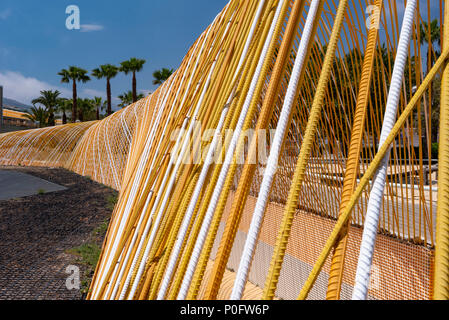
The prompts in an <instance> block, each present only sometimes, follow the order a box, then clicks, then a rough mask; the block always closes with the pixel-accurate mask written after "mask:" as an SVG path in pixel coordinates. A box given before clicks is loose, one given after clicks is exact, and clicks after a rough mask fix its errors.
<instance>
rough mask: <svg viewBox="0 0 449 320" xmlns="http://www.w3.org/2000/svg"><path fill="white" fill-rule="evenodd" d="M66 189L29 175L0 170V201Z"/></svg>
mask: <svg viewBox="0 0 449 320" xmlns="http://www.w3.org/2000/svg"><path fill="white" fill-rule="evenodd" d="M66 189H67V188H65V187H63V186H60V185H58V184H55V183H52V182H48V181H46V180H43V179H40V178H37V177H34V176H31V175H29V174H25V173H21V172H17V171H12V170H0V200H10V199H16V198H22V197H27V196H32V195H36V194H39V193H49V192H56V191H62V190H66Z"/></svg>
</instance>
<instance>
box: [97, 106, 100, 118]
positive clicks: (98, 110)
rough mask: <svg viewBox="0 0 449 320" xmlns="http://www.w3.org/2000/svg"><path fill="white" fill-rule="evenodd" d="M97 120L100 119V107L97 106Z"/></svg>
mask: <svg viewBox="0 0 449 320" xmlns="http://www.w3.org/2000/svg"><path fill="white" fill-rule="evenodd" d="M97 120H100V107H97Z"/></svg>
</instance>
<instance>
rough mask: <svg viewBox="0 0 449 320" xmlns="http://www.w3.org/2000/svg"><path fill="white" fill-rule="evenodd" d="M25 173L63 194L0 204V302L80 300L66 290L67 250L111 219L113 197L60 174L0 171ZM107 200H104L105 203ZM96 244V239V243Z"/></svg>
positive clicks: (86, 181) (34, 170)
mask: <svg viewBox="0 0 449 320" xmlns="http://www.w3.org/2000/svg"><path fill="white" fill-rule="evenodd" d="M0 169H6V170H15V171H19V172H23V173H27V174H30V175H33V176H36V177H39V178H42V179H45V180H48V181H50V182H53V183H56V184H59V185H62V186H65V187H67V188H68V189H67V190H64V191H59V192H54V193H48V194H43V195H36V196H30V197H24V198H20V199H13V200H8V201H0V300H72V299H81V298H82V294H81V293H80V291H79V290H76V289H74V290H71V291H70V290H68V289H67V288H66V279H67V278H68V277H69V274H66V273H65V271H66V267H67V266H69V265H77V266H78V267H79V268H80V269H81V272H83V270H85V268H84V267H83V266H82V265H80V263H79V259H77V257H76V256H74V255H72V254H69V253H68V250H70V249H72V248H74V247H78V246H80V245H82V244H83V243H86V242H87V241H90V239H91V238H92V232H93V231H94V230H95V229H96V228H97V227H98V226H99V225H101V224H102V223H104V221H106V220H107V219H109V218H110V216H111V213H112V212H111V206H110V205H108V201H110V198H111V197H116V196H117V192H116V191H114V190H112V189H110V188H108V187H106V186H103V185H101V184H98V183H96V182H93V181H91V180H89V179H87V178H83V177H81V176H79V175H76V174H74V173H72V172H69V171H67V170H63V169H49V168H19V167H0ZM108 199H109V200H108ZM96 240H97V241H99V242H100V244H101V241H102V236H101V239H96Z"/></svg>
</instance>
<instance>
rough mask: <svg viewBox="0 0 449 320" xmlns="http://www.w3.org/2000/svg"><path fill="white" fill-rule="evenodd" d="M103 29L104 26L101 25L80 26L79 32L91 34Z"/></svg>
mask: <svg viewBox="0 0 449 320" xmlns="http://www.w3.org/2000/svg"><path fill="white" fill-rule="evenodd" d="M103 29H104V26H102V25H101V24H82V25H81V32H93V31H101V30H103Z"/></svg>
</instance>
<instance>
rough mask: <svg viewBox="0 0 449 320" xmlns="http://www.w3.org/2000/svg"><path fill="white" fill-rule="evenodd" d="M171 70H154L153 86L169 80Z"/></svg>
mask: <svg viewBox="0 0 449 320" xmlns="http://www.w3.org/2000/svg"><path fill="white" fill-rule="evenodd" d="M173 71H174V70H173V69H167V68H162V69H161V70H156V71H154V73H153V77H154V80H153V84H156V85H157V84H162V83H164V81H165V80H167V79H168V78H170V76H171V75H172V73H173Z"/></svg>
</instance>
